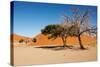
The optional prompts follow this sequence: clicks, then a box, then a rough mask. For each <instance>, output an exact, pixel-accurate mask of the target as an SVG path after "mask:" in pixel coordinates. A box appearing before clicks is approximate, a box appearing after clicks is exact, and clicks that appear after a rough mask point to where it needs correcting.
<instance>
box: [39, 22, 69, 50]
mask: <svg viewBox="0 0 100 67" xmlns="http://www.w3.org/2000/svg"><path fill="white" fill-rule="evenodd" d="M41 32H42V34H44V35H48V38H49V39H51V38H53V39H56V38H57V37H60V38H61V39H62V41H63V47H69V48H70V46H68V45H66V38H67V36H68V32H69V28H68V27H67V28H64V26H63V25H61V24H51V25H47V26H46V27H45V28H44V29H42V30H41Z"/></svg>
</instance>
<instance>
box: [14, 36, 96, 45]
mask: <svg viewBox="0 0 100 67" xmlns="http://www.w3.org/2000/svg"><path fill="white" fill-rule="evenodd" d="M34 38H35V39H36V42H33V41H32V38H29V37H24V36H20V35H17V34H13V39H14V40H13V41H14V42H19V40H21V39H23V40H24V41H25V42H26V41H28V42H27V43H25V44H23V45H24V46H40V45H63V42H62V39H61V38H60V37H58V38H57V39H48V36H47V35H43V34H38V35H37V36H36V37H34ZM81 39H82V43H83V44H84V45H96V38H95V37H92V36H88V35H82V36H81ZM66 41H67V44H68V45H79V41H78V39H77V37H68V38H67V39H66ZM14 42H13V43H14ZM21 44H22V43H19V45H17V44H16V46H20V45H21Z"/></svg>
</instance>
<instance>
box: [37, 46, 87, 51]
mask: <svg viewBox="0 0 100 67" xmlns="http://www.w3.org/2000/svg"><path fill="white" fill-rule="evenodd" d="M35 48H42V49H47V50H53V51H60V50H67V49H71V50H82V49H80V48H79V47H74V46H69V47H67V46H66V47H63V46H40V47H35ZM84 50H88V48H85V49H84Z"/></svg>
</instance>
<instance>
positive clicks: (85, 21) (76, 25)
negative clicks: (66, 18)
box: [70, 8, 97, 49]
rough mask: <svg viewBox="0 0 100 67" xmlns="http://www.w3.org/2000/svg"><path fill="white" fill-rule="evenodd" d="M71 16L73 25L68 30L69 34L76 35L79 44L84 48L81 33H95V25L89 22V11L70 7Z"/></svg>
mask: <svg viewBox="0 0 100 67" xmlns="http://www.w3.org/2000/svg"><path fill="white" fill-rule="evenodd" d="M72 13H73V17H71V19H72V21H70V22H72V23H73V25H72V27H71V30H70V36H76V37H78V40H79V45H80V48H81V49H85V47H84V46H83V44H82V41H81V35H82V34H92V33H94V34H96V32H97V28H96V26H92V25H91V24H90V13H91V12H90V11H89V10H86V11H83V12H81V11H80V10H79V9H77V8H74V9H72Z"/></svg>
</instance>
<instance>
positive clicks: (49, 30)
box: [41, 24, 63, 39]
mask: <svg viewBox="0 0 100 67" xmlns="http://www.w3.org/2000/svg"><path fill="white" fill-rule="evenodd" d="M41 32H42V34H44V35H49V37H48V39H51V38H54V39H55V38H57V37H59V36H60V35H61V32H63V27H61V25H59V24H52V25H47V26H46V27H45V28H44V29H42V30H41Z"/></svg>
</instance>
